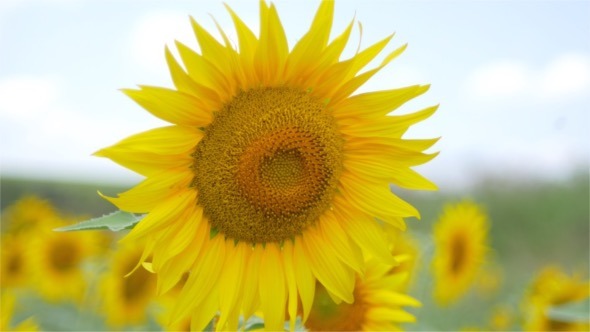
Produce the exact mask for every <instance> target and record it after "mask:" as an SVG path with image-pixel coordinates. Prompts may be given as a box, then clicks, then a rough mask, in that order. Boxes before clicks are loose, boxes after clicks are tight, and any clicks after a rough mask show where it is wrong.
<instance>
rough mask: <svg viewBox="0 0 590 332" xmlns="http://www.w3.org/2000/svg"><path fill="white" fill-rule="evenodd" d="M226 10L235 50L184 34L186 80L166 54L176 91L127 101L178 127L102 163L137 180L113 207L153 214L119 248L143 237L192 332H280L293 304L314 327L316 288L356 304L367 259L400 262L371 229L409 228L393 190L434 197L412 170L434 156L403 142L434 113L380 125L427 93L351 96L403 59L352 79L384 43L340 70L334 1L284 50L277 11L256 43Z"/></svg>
mask: <svg viewBox="0 0 590 332" xmlns="http://www.w3.org/2000/svg"><path fill="white" fill-rule="evenodd" d="M228 11H229V13H230V15H231V17H232V19H233V22H234V24H235V27H236V32H237V37H238V40H237V45H238V47H239V51H238V50H236V49H235V48H234V47H233V45H234V43H232V42H231V41H230V40H229V39H228V38H227V36H226V35H225V33H224V32H223V31H222V30H221V29H220V34H221V36H222V37H223V43H219V42H218V41H217V40H216V39H215V38H214V37H212V36H211V35H210V34H209V33H208V32H207V31H206V30H204V29H203V28H202V27H201V26H200V25H199V24H198V23H197V22H195V21H194V20H191V23H192V26H193V29H194V32H195V35H196V37H197V40H198V42H199V44H200V49H201V53H200V54H199V53H197V52H195V51H193V50H191V49H189V48H188V47H187V46H185V45H183V44H181V43H177V44H176V46H177V48H178V52H179V54H180V58H181V60H182V62H183V65H184V68H183V67H182V66H181V65H180V64H179V63H178V62H177V61H176V59H175V58H174V57H173V56H172V55H171V53H170V52H169V51H168V50H166V59H167V61H168V65H169V67H170V72H171V75H172V79H173V81H174V84H175V86H176V89H166V88H159V87H152V86H141V87H140V88H139V89H138V90H124V92H125V93H126V94H127V95H128V96H130V97H131V98H132V99H133V100H135V101H136V102H137V103H139V104H140V105H141V106H143V107H144V108H145V109H146V110H148V111H149V112H150V113H152V114H153V115H155V116H157V117H159V118H161V119H163V120H166V121H168V122H171V123H172V124H173V125H171V126H168V127H163V128H158V129H153V130H150V131H147V132H144V133H141V134H137V135H134V136H131V137H129V138H127V139H124V140H122V141H121V142H119V143H118V144H116V145H114V146H111V147H108V148H105V149H102V150H100V151H98V152H97V153H96V155H98V156H104V157H108V158H110V159H112V160H113V161H115V162H117V163H119V164H121V165H123V166H125V167H128V168H130V169H131V170H134V171H136V172H138V173H140V174H142V175H144V176H146V179H145V180H144V181H143V182H141V183H140V184H139V185H137V186H136V187H134V188H132V189H131V190H129V191H127V192H124V193H122V194H119V195H118V197H116V198H107V199H109V200H110V201H111V202H113V203H114V204H115V205H117V206H118V207H119V208H120V209H122V210H125V211H130V212H136V213H147V216H146V217H145V218H144V219H143V220H142V221H141V222H139V223H138V224H137V225H136V226H135V228H134V229H133V230H132V231H131V232H130V234H128V235H127V237H126V241H134V240H136V239H139V238H144V237H145V238H147V241H148V242H147V247H146V250H145V252H144V257H147V256H148V255H152V256H153V269H154V271H155V272H156V273H157V274H158V278H159V286H158V288H159V291H160V292H165V291H166V290H168V289H169V288H171V287H172V286H173V285H175V284H176V282H177V281H178V280H179V278H180V277H181V275H182V273H183V272H185V271H190V276H189V278H188V280H187V282H186V285H185V286H184V289H183V291H182V292H181V295H180V297H179V299H178V302H177V305H176V307H175V310H174V317H176V318H177V319H179V320H180V319H182V318H183V317H185V316H186V315H187V314H189V313H190V314H191V315H192V316H193V319H192V324H193V328H194V329H201V328H202V327H203V326H204V325H205V324H206V323H207V322H208V321H209V320H210V319H211V318H212V317H213V316H214V315H215V314H216V313H217V311H218V310H220V312H221V316H220V317H219V321H218V324H217V326H218V327H219V328H229V329H234V328H235V327H236V325H237V322H238V317H239V315H240V314H243V315H244V316H245V317H248V316H250V315H251V314H252V313H253V312H254V311H255V310H257V309H258V308H260V309H261V311H262V312H263V313H264V317H265V324H266V326H267V328H269V329H280V328H282V325H283V322H284V320H285V313H284V311H283V310H281V308H282V307H283V306H284V304H285V303H288V304H289V310H288V314H289V317H290V318H291V319H294V318H295V317H296V315H297V309H298V306H299V305H298V303H301V306H302V308H303V312H304V319H305V318H307V314H308V313H309V310H310V308H311V305H312V302H313V297H314V289H315V283H316V280H318V281H319V282H320V283H321V284H322V285H323V287H325V288H326V289H327V291H329V292H330V293H332V294H333V296H334V297H335V298H336V299H340V300H343V301H345V302H347V303H352V302H353V290H354V284H355V271H356V272H359V271H361V270H362V269H363V266H364V261H363V257H362V253H361V249H360V248H364V249H366V250H367V251H368V252H370V253H371V254H372V255H373V256H375V257H378V258H380V259H382V260H384V261H388V262H390V263H391V262H393V261H394V259H393V258H392V257H393V256H392V255H391V253H390V252H389V247H388V245H387V243H386V240H385V236H384V234H383V232H382V230H381V229H380V227H381V226H380V224H379V223H378V222H376V220H375V218H379V219H380V220H381V221H382V222H384V223H388V224H392V225H395V226H396V227H398V228H404V227H405V226H404V222H403V219H402V218H403V217H410V216H418V211H417V210H416V209H415V208H414V207H412V206H411V205H410V204H408V203H406V202H405V201H403V200H401V199H400V198H399V197H397V196H396V195H393V194H392V193H391V192H390V190H389V183H394V184H397V185H399V186H401V187H404V188H410V189H435V186H434V185H433V184H432V183H431V182H429V181H428V180H426V179H425V178H423V177H422V176H420V175H419V174H417V173H416V172H414V171H413V170H411V169H410V167H412V166H415V165H419V164H423V163H425V162H427V161H428V160H430V159H432V158H433V157H434V156H435V155H436V154H426V153H424V152H423V151H424V150H425V149H428V148H429V147H430V146H432V145H433V144H434V143H435V142H436V139H426V140H405V139H402V138H401V136H402V135H403V134H404V133H405V131H406V130H407V129H408V128H409V126H411V125H412V124H414V123H416V122H419V121H421V120H423V119H425V118H427V117H429V116H430V115H431V114H432V113H433V112H434V111H435V110H436V106H435V107H430V108H426V109H424V110H422V111H419V112H417V113H412V114H406V115H399V116H387V114H388V113H389V112H390V111H393V110H395V109H396V108H398V107H399V106H400V105H402V104H403V103H405V102H406V101H408V100H410V99H412V98H414V97H416V96H418V95H420V94H422V93H424V92H425V91H426V90H428V86H427V85H425V86H422V85H415V86H410V87H405V88H400V89H393V90H385V91H377V92H369V93H363V94H358V95H354V96H352V94H353V93H354V92H355V91H356V90H357V89H358V88H359V87H360V86H362V85H363V84H364V83H365V82H366V81H367V80H368V79H369V78H371V77H372V76H373V75H374V74H375V73H377V72H378V71H379V70H380V69H381V68H383V67H384V66H385V65H387V64H388V63H389V62H390V61H391V60H392V59H394V58H395V57H396V56H397V55H399V54H400V53H401V52H402V51H403V50H404V48H405V46H403V47H400V48H399V49H396V50H395V51H393V52H391V53H390V54H388V55H387V56H386V57H385V58H384V60H383V61H382V62H381V64H380V65H379V66H377V67H376V68H373V69H370V70H366V71H364V72H362V73H361V70H362V69H363V68H365V66H366V65H367V64H368V63H369V62H371V61H372V60H373V59H374V58H375V57H376V56H377V55H378V54H379V53H380V52H381V51H382V50H383V49H384V48H385V46H386V45H387V44H388V42H389V41H390V39H391V37H392V36H389V37H387V38H385V39H383V40H382V41H380V42H378V43H376V44H374V45H372V46H370V47H368V48H366V49H364V50H362V51H360V52H357V53H356V54H355V55H354V56H352V57H351V58H350V59H346V60H340V57H341V54H342V51H343V49H344V47H345V46H346V44H347V42H348V38H349V36H350V33H351V30H352V27H353V23H354V22H351V23H350V25H349V26H348V27H347V28H346V29H345V30H344V31H343V32H342V33H341V34H340V35H339V36H338V37H336V38H335V39H334V40H332V41H331V42H330V41H329V36H330V30H331V26H332V19H333V11H334V3H333V2H332V1H325V2H322V4H321V5H320V7H319V9H318V12H317V14H316V16H315V19H314V20H313V22H312V24H311V28H310V29H309V31H308V32H307V33H306V34H305V35H304V36H303V37H301V38H300V39H299V41H298V42H297V43H296V44H295V46H294V47H293V48H292V49H291V50H289V47H288V45H287V39H286V37H285V33H284V31H283V27H282V25H281V22H280V20H279V17H278V14H277V11H276V8H275V6H274V5H272V4H271V5H267V4H266V3H265V2H261V3H260V33H259V36H258V37H257V36H256V35H255V34H254V33H253V32H252V31H251V30H250V29H249V28H248V27H247V26H246V25H245V24H244V23H243V21H242V20H241V19H240V18H239V17H238V16H237V15H236V14H235V13H234V12H233V11H232V10H231V9H229V8H228ZM124 241H125V240H124Z"/></svg>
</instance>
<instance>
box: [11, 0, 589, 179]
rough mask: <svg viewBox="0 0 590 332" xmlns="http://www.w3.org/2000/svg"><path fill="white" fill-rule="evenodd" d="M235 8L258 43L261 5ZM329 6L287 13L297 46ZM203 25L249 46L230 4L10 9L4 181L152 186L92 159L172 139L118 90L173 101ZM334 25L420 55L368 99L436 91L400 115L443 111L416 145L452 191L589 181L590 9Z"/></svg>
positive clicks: (411, 4) (375, 83)
mask: <svg viewBox="0 0 590 332" xmlns="http://www.w3.org/2000/svg"><path fill="white" fill-rule="evenodd" d="M226 2H227V3H228V4H229V5H230V6H231V7H232V8H233V9H234V10H235V11H236V12H237V13H238V15H240V16H241V17H242V19H243V20H244V21H245V22H246V23H247V24H248V25H249V26H250V27H251V29H252V30H254V31H257V30H258V3H257V2H256V1H226ZM318 4H319V2H318V1H294V0H293V1H277V2H276V6H277V9H278V12H279V15H280V17H281V20H282V22H283V24H284V26H285V31H286V34H287V36H288V40H289V45H290V46H293V44H294V43H295V42H296V41H297V40H298V38H300V37H301V36H302V35H303V34H304V33H305V31H306V30H307V29H308V27H309V24H310V22H311V20H312V18H313V15H314V12H315V10H316V9H317V6H318ZM189 15H190V16H192V17H194V18H195V20H197V21H198V22H200V23H201V24H202V25H203V26H205V27H206V28H207V29H208V30H209V31H211V32H212V33H213V34H214V35H216V36H217V35H218V34H217V33H216V30H215V29H216V28H215V24H214V22H213V20H212V18H211V17H214V18H215V19H216V20H217V21H218V22H219V24H220V25H221V27H222V28H223V29H224V30H225V31H226V32H227V33H228V35H229V37H230V39H232V40H234V41H235V40H236V34H235V32H234V29H233V26H232V24H231V20H230V18H229V15H228V14H227V12H226V11H225V9H224V6H223V4H222V3H221V2H219V1H197V0H192V1H139V0H133V1H132V0H118V1H115V0H106V1H105V0H93V1H90V0H88V1H87V0H46V1H35V0H20V1H15V0H2V1H0V139H1V141H0V147H1V150H0V152H1V175H2V177H7V176H20V177H30V178H39V179H59V180H74V181H88V182H108V183H121V182H122V183H135V182H137V181H138V180H140V179H141V178H140V176H139V175H137V174H134V173H133V172H131V171H129V170H126V169H124V168H123V167H121V166H118V165H116V164H114V163H113V162H111V161H109V160H107V159H103V158H98V157H93V156H91V154H92V153H93V152H95V151H97V150H98V149H100V148H102V147H105V146H108V145H112V144H114V143H116V142H117V141H119V140H120V139H122V138H125V137H127V136H129V135H131V134H134V133H137V132H141V131H144V130H148V129H150V128H154V127H158V126H162V125H165V123H164V122H162V121H161V120H158V119H156V118H154V117H152V116H151V115H150V114H149V113H147V112H146V111H144V110H143V109H142V108H141V107H140V106H138V105H136V104H134V103H133V102H132V101H131V100H130V99H128V98H127V97H125V96H124V95H123V94H122V93H121V92H120V91H118V90H119V89H121V88H133V87H135V86H137V85H138V84H144V85H155V86H165V87H172V83H171V80H170V77H169V74H168V70H167V67H166V62H165V59H164V47H165V45H170V46H171V47H172V51H173V53H175V52H176V51H175V50H174V49H173V42H174V40H175V39H176V40H180V41H182V42H183V43H185V44H187V45H189V46H191V47H193V48H195V49H197V47H198V46H197V43H196V41H195V40H194V37H193V35H192V31H191V28H190V23H189ZM335 15H336V17H335V23H334V29H333V33H332V36H335V35H337V34H339V33H340V31H342V30H343V29H344V28H345V27H346V25H347V24H348V23H349V22H350V21H351V20H352V19H356V20H358V21H359V22H361V23H362V36H361V33H360V32H359V30H358V29H355V32H354V33H353V35H352V37H351V42H350V45H349V46H350V47H349V48H347V49H346V51H345V54H344V55H345V57H346V56H351V55H353V53H354V51H355V50H356V48H357V45H358V44H359V42H360V45H361V47H367V46H369V45H371V44H372V43H374V42H376V41H378V40H380V39H382V38H384V37H386V36H388V35H389V34H391V33H393V32H395V33H396V34H395V37H394V38H393V40H392V42H391V43H390V45H389V46H388V48H387V49H386V50H390V51H391V50H394V49H395V48H397V47H399V46H401V45H403V44H406V43H408V48H407V50H406V51H405V52H404V54H403V55H402V56H400V57H399V58H398V59H396V60H394V61H393V62H392V63H391V64H390V65H389V66H388V67H387V68H386V69H384V70H382V71H381V72H380V73H379V74H378V75H377V76H375V77H374V79H373V80H371V81H370V82H369V83H368V84H367V85H366V86H364V87H363V88H362V89H361V90H359V92H363V91H370V90H383V89H392V88H396V87H402V86H406V85H413V84H431V88H430V91H429V92H427V93H426V94H425V95H423V96H420V97H419V98H417V99H415V100H413V101H411V102H409V103H408V104H406V105H404V106H403V107H402V108H400V109H399V110H396V111H395V113H407V112H411V111H416V110H419V109H422V108H424V107H427V106H431V105H435V104H440V108H439V110H438V112H437V113H436V114H435V115H434V116H433V117H432V118H430V119H428V120H426V121H424V122H423V123H420V124H418V125H416V126H415V127H413V128H412V129H411V130H410V131H409V132H408V133H407V136H406V137H407V138H431V137H441V140H440V141H439V142H438V143H437V144H436V145H435V146H434V147H433V148H432V149H431V151H433V152H434V151H440V155H439V156H438V157H437V158H435V159H434V160H433V161H431V162H429V163H428V164H426V165H423V166H420V167H418V168H417V170H418V171H419V172H420V173H422V174H424V175H425V176H427V177H428V178H430V179H432V180H433V181H434V182H435V183H437V184H438V185H439V186H440V187H441V189H443V190H444V189H449V190H452V189H453V188H459V187H462V186H465V185H468V184H470V183H473V182H475V181H477V180H478V179H481V177H483V176H502V177H507V178H515V179H520V178H531V179H550V180H559V179H563V178H567V177H568V176H570V175H571V174H572V172H575V171H579V170H580V169H585V170H586V171H587V170H588V162H589V153H590V130H589V129H590V128H589V124H590V122H589V112H590V107H589V106H590V38H589V36H590V1H420V0H418V1H385V0H382V1H338V2H336V12H335ZM378 60H379V59H378Z"/></svg>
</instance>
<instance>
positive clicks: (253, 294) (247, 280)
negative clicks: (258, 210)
mask: <svg viewBox="0 0 590 332" xmlns="http://www.w3.org/2000/svg"><path fill="white" fill-rule="evenodd" d="M250 250H251V254H250V258H249V259H248V263H247V264H246V269H245V270H244V285H249V286H248V287H245V288H244V294H243V295H242V310H243V311H244V319H248V318H250V316H252V314H253V313H254V312H255V311H256V310H257V309H258V304H259V302H260V296H259V295H258V280H259V275H260V259H261V257H262V255H264V248H263V247H262V245H260V244H259V245H256V246H255V247H254V248H253V249H250Z"/></svg>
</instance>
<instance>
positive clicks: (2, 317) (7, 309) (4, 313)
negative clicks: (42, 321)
mask: <svg viewBox="0 0 590 332" xmlns="http://www.w3.org/2000/svg"><path fill="white" fill-rule="evenodd" d="M0 294H1V295H0V296H1V299H2V300H1V303H0V308H1V309H2V310H0V331H38V330H39V327H38V326H37V324H36V323H35V322H34V321H33V319H32V318H28V319H25V320H24V321H21V322H20V323H18V324H16V325H14V324H13V323H12V320H13V316H14V311H15V302H16V298H15V297H14V294H12V293H11V292H8V291H6V290H2V292H0Z"/></svg>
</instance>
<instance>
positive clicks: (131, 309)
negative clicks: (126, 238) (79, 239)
mask: <svg viewBox="0 0 590 332" xmlns="http://www.w3.org/2000/svg"><path fill="white" fill-rule="evenodd" d="M142 253H143V246H142V245H139V244H134V245H123V246H121V247H119V248H118V251H116V252H115V253H114V254H113V256H112V261H111V263H110V264H109V269H108V270H107V271H106V272H105V274H104V275H103V277H102V278H101V282H100V289H101V294H103V296H104V297H103V299H102V300H103V303H102V307H103V312H104V313H105V316H106V318H107V324H109V325H110V326H112V327H121V326H125V325H137V324H142V323H145V322H146V309H147V308H148V305H149V304H150V303H151V302H152V300H153V299H154V296H155V291H156V278H155V276H154V275H153V274H152V273H150V272H148V271H146V270H145V269H144V268H143V267H138V268H137V269H135V267H136V265H137V262H138V261H139V259H140V257H141V255H142Z"/></svg>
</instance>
